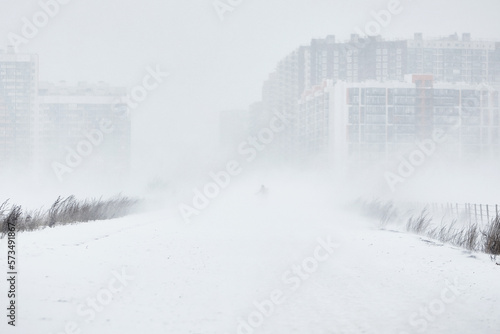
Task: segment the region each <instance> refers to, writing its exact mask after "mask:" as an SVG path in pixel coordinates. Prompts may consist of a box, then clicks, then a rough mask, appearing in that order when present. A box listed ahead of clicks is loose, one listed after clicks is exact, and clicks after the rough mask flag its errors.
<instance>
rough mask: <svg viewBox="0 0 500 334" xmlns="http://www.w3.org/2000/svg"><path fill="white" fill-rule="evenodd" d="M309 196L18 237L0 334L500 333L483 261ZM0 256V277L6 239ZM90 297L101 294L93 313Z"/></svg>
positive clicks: (496, 286)
mask: <svg viewBox="0 0 500 334" xmlns="http://www.w3.org/2000/svg"><path fill="white" fill-rule="evenodd" d="M316 189H317V188H316ZM314 191H316V190H315V189H313V188H311V189H310V192H309V193H308V192H307V191H305V192H303V193H302V194H301V195H290V193H291V192H290V189H287V188H286V187H285V188H283V189H281V191H277V190H275V189H274V190H273V188H272V187H271V192H270V194H269V195H268V196H267V197H258V196H255V195H254V193H252V192H251V191H249V189H247V188H245V187H241V189H239V190H235V191H228V192H227V193H226V194H225V195H221V196H220V198H218V199H217V200H216V201H213V202H212V203H211V204H210V207H209V208H208V209H206V210H204V211H203V212H201V214H200V215H199V216H198V217H196V218H195V219H193V221H192V223H191V224H189V225H187V224H185V223H184V222H183V220H182V219H181V217H180V215H179V213H178V210H177V207H176V206H175V205H173V206H171V207H169V208H165V209H162V210H159V211H155V212H149V213H144V214H138V215H132V216H128V217H125V218H120V219H114V220H110V221H98V222H90V223H84V224H77V225H70V226H59V227H56V228H52V229H44V230H41V231H36V232H31V233H22V234H19V235H18V239H17V243H18V262H19V280H18V286H17V290H18V299H17V304H18V309H17V312H18V315H17V316H18V318H17V326H16V327H12V326H8V325H7V320H8V319H7V318H6V314H7V311H6V306H7V298H6V295H7V290H8V287H7V282H6V280H5V279H2V280H1V283H0V291H1V296H2V298H0V300H1V301H2V303H3V305H2V307H1V308H2V310H4V311H3V313H4V314H2V317H1V318H2V319H3V320H2V321H1V324H0V333H6V334H8V333H22V334H56V333H57V334H60V333H89V334H101V333H103V334H104V333H106V334H114V333H120V334H123V333H134V334H135V333H175V334H177V333H178V334H188V333H190V334H212V333H213V334H216V333H217V334H226V333H227V334H230V333H246V334H248V333H262V334H266V333H273V334H291V333H300V334H327V333H329V334H334V333H380V334H386V333H387V334H390V333H395V334H403V333H409V334H411V333H453V334H458V333H481V334H489V333H491V334H493V333H500V266H498V265H496V264H495V262H492V261H491V259H490V258H489V256H487V255H485V254H479V253H470V252H466V251H464V250H462V249H459V248H456V247H452V246H450V245H446V244H445V245H443V244H442V243H439V242H435V241H432V240H428V239H424V238H422V237H419V236H416V235H411V234H407V233H402V232H399V231H396V230H389V229H387V230H381V229H379V228H378V227H377V226H376V223H375V222H372V221H368V220H367V219H365V218H362V217H359V216H356V215H354V214H349V213H346V211H345V210H343V209H341V208H339V206H338V205H335V204H334V203H335V202H336V199H335V198H333V197H334V196H331V197H332V198H330V197H329V196H313V195H312V194H313V193H314ZM318 238H319V239H320V240H323V241H321V242H320V241H318ZM329 238H330V239H331V240H334V243H335V244H336V247H335V248H334V250H333V251H332V252H331V254H330V253H328V252H327V250H325V249H326V248H321V247H323V246H321V245H322V244H324V243H325V242H326V240H328V239H329ZM319 248H320V250H319V251H318V249H319ZM0 250H1V251H0V263H1V264H2V265H1V268H3V269H4V271H5V272H6V265H5V264H6V254H7V241H6V239H2V240H0ZM318 252H320V253H318ZM315 253H317V254H321V257H322V260H321V261H319V260H313V258H312V257H313V256H314V255H315ZM325 258H326V260H325ZM315 261H316V262H315ZM315 263H316V264H317V266H315ZM294 265H304V266H305V267H306V268H307V269H308V270H309V273H307V272H306V271H304V272H303V273H302V274H303V276H302V278H301V276H300V275H298V274H296V273H294V272H293V271H291V270H292V268H293V266H294ZM122 273H125V274H126V275H127V276H130V277H128V278H127V279H126V280H125V282H124V283H120V281H117V280H116V279H115V277H116V275H118V274H122ZM304 273H305V274H304ZM306 274H307V275H306ZM306 276H307V277H306ZM110 284H111V285H113V284H114V286H115V287H116V288H117V290H115V291H114V292H110ZM450 286H451V288H450ZM118 289H119V290H120V291H118ZM273 293H278V294H279V293H281V294H282V296H281V298H279V300H280V303H279V304H276V303H273V304H271V305H272V306H271V307H269V303H271V302H267V304H266V302H264V304H265V305H267V307H268V308H267V309H265V310H264V311H262V312H260V311H258V308H257V306H256V305H255V304H256V303H257V304H258V303H262V302H263V301H265V300H268V301H269V300H270V299H271V295H272V294H273ZM89 298H94V299H96V300H97V303H99V298H100V300H101V301H102V302H105V303H104V304H102V303H101V304H98V306H99V311H94V312H93V315H94V317H92V319H90V318H91V316H90V314H91V313H92V311H90V310H91V308H90V307H89V306H88V305H87V302H88V299H89ZM79 308H80V312H79V311H78V310H79ZM257 312H258V313H257ZM263 313H265V314H263ZM259 314H260V316H259ZM250 324H253V325H250Z"/></svg>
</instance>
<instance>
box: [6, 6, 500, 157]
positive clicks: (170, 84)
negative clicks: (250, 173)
mask: <svg viewBox="0 0 500 334" xmlns="http://www.w3.org/2000/svg"><path fill="white" fill-rule="evenodd" d="M42 1H43V2H50V0H42ZM61 1H62V0H61ZM65 1H68V0H65ZM222 2H233V3H238V2H240V4H239V5H237V6H236V7H235V8H234V10H233V11H232V12H228V13H226V15H225V20H224V21H221V20H220V19H219V16H218V15H217V13H216V11H215V9H214V7H213V0H187V1H172V0H144V1H133V0H71V1H69V3H68V4H65V5H61V8H60V11H59V13H57V14H56V15H55V16H54V17H53V18H50V20H49V22H48V24H47V25H46V26H45V27H43V28H41V29H40V31H39V33H38V34H37V35H36V36H35V37H34V38H33V39H31V40H30V41H29V43H28V44H26V45H23V46H21V48H20V51H23V52H33V53H38V54H39V57H40V69H41V71H40V77H41V79H42V80H50V81H58V80H67V81H70V82H77V81H89V82H97V81H101V80H102V81H107V82H109V83H112V84H115V85H124V86H127V87H133V86H134V85H137V84H139V83H141V81H142V78H143V77H144V75H145V74H146V68H147V66H155V65H159V66H160V67H161V68H162V69H164V70H165V71H168V72H170V73H171V76H170V77H169V78H167V79H166V80H165V83H164V84H163V85H161V87H160V88H158V89H157V90H155V91H153V92H151V94H150V95H149V96H148V98H147V99H146V100H145V101H144V102H143V103H141V105H140V107H139V108H138V109H137V110H135V111H134V129H135V132H134V136H135V137H134V140H135V143H136V144H137V143H140V147H142V146H143V144H146V145H148V147H150V149H149V150H148V152H144V150H138V147H139V146H137V145H136V154H135V157H136V158H137V157H144V158H146V157H147V156H150V155H155V156H156V157H163V158H164V161H166V163H167V164H168V163H169V162H170V160H171V158H172V157H175V158H176V159H177V158H178V159H180V160H182V159H187V160H189V159H190V157H189V156H180V155H178V154H177V153H178V152H181V151H182V150H176V148H182V149H192V150H191V151H190V152H195V151H196V152H198V153H200V152H203V146H201V145H200V143H201V142H202V141H200V140H199V139H200V138H204V140H203V143H205V144H206V143H210V144H212V143H213V140H206V139H207V138H208V137H206V136H209V135H210V134H212V135H215V133H214V132H215V131H216V127H215V125H216V121H217V118H216V113H217V112H218V111H219V110H222V109H232V108H246V107H247V106H248V104H250V103H252V102H253V101H256V100H258V99H259V98H260V91H261V85H262V82H263V80H265V79H266V77H267V75H268V74H269V73H270V72H271V71H272V70H273V68H274V67H275V65H276V63H277V62H278V61H279V60H280V59H281V58H282V57H283V56H285V55H286V54H287V53H289V52H290V51H292V50H293V49H294V48H296V47H297V46H299V45H301V44H306V43H308V42H309V41H310V39H311V38H323V37H325V36H326V35H329V34H334V35H336V36H337V38H338V39H347V38H348V37H349V35H350V34H351V33H353V32H354V31H355V28H356V27H359V28H360V29H361V30H362V31H363V30H364V27H365V25H366V24H367V23H368V22H370V21H373V18H372V17H371V16H370V15H371V14H370V13H371V11H379V10H382V9H386V8H387V6H388V3H389V2H390V1H388V0H383V1H379V0H371V1H361V0H349V1H347V0H345V1H332V0H291V1H290V0H272V1H269V0H267V1H264V0H242V1H237V0H223V1H222ZM401 7H402V13H401V14H399V15H396V16H393V17H392V19H391V22H390V24H389V25H387V26H386V27H383V28H382V35H384V36H385V37H390V38H392V37H410V36H412V35H413V33H414V32H423V33H424V35H427V36H430V35H432V36H440V35H449V34H451V33H454V32H457V33H459V34H461V33H462V32H470V33H472V37H473V38H478V37H481V38H490V39H495V40H497V39H500V38H499V37H500V36H499V33H498V31H500V29H499V28H500V19H499V18H498V17H499V13H500V2H499V1H498V0H467V1H463V0H462V1H457V0H452V1H448V0H446V1H429V0H419V1H415V0H401ZM38 11H40V4H39V2H38V1H36V0H29V1H19V0H2V1H1V4H0V22H2V24H1V30H0V34H1V36H2V42H1V44H2V45H6V44H8V43H9V42H8V38H7V36H8V34H9V32H13V33H17V34H20V33H21V28H22V26H23V22H22V18H23V17H27V18H28V19H30V21H31V20H32V17H33V15H34V14H36V13H37V12H38ZM214 138H215V137H214V136H211V137H210V139H214ZM141 154H142V155H141ZM139 160H144V159H139Z"/></svg>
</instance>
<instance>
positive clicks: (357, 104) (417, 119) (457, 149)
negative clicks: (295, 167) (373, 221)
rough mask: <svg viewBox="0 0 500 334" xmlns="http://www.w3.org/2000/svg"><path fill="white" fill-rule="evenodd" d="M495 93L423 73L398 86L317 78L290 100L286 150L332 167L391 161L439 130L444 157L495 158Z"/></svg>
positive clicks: (499, 115)
mask: <svg viewBox="0 0 500 334" xmlns="http://www.w3.org/2000/svg"><path fill="white" fill-rule="evenodd" d="M499 97H500V90H499V89H498V88H495V87H493V86H491V85H485V84H478V85H475V84H465V83H460V84H456V83H455V84H453V83H435V82H434V81H433V77H432V76H431V75H410V76H407V77H406V81H405V82H400V81H387V82H378V81H366V82H362V83H348V82H343V81H338V82H336V83H334V82H333V81H325V82H324V83H323V85H321V86H315V87H313V88H312V89H310V90H308V91H306V92H305V93H304V95H303V96H302V98H301V100H300V101H299V103H298V112H297V113H296V116H295V118H296V122H295V123H294V126H293V130H292V132H293V136H294V139H293V140H292V146H291V147H290V148H289V150H290V151H291V152H292V153H293V156H294V158H295V159H296V160H297V161H304V160H307V159H308V157H311V156H314V155H321V154H323V155H325V156H326V157H327V158H328V159H329V160H330V162H333V163H339V164H341V165H342V164H344V163H347V162H349V163H354V164H356V165H363V164H368V165H369V164H372V163H376V162H380V161H391V160H393V159H399V158H400V156H401V155H404V154H407V153H408V152H410V151H411V150H415V147H416V145H418V143H419V142H423V141H426V140H429V139H431V138H432V136H433V133H435V131H436V130H437V131H439V132H440V133H443V134H444V135H445V137H446V142H445V143H442V144H441V145H440V146H441V148H442V149H443V151H445V153H446V154H448V155H449V157H451V158H458V159H460V158H466V159H471V158H481V157H486V158H488V157H495V156H498V154H499V153H500V108H499V106H500V99H499Z"/></svg>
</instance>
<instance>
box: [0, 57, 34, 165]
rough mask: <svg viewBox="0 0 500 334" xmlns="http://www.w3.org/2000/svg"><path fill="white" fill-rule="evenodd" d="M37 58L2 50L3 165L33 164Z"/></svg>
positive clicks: (0, 148)
mask: <svg viewBox="0 0 500 334" xmlns="http://www.w3.org/2000/svg"><path fill="white" fill-rule="evenodd" d="M37 86H38V57H37V56H36V55H28V54H15V53H14V52H13V51H12V50H7V51H0V168H1V169H5V168H15V169H16V170H22V171H26V170H29V169H31V167H32V166H33V163H34V153H35V151H34V150H35V137H36V136H35V134H36V131H37V129H36V118H37V115H36V110H37V109H36V96H37V89H38V87H37Z"/></svg>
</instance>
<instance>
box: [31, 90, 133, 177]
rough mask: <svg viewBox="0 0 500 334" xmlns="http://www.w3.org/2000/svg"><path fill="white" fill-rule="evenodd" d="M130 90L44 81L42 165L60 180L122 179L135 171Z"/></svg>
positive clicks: (40, 148)
mask: <svg viewBox="0 0 500 334" xmlns="http://www.w3.org/2000/svg"><path fill="white" fill-rule="evenodd" d="M125 96H126V89H125V88H120V87H110V86H108V85H106V84H104V83H99V84H97V85H89V84H85V83H80V84H78V85H76V86H70V85H67V84H65V83H61V84H58V85H54V84H47V83H41V84H40V89H39V97H38V102H39V124H40V125H39V128H40V131H39V146H38V150H37V151H38V159H37V160H38V163H39V166H40V169H41V170H42V171H44V172H48V171H51V172H52V173H53V174H54V175H55V176H56V177H57V178H58V179H59V180H60V181H61V180H64V179H66V178H68V177H70V176H69V175H71V174H77V175H84V174H85V173H89V174H91V175H99V176H103V177H110V178H117V177H118V178H119V177H124V176H126V175H127V173H128V171H129V168H130V150H131V120H130V115H129V110H128V107H127V105H126V104H125V102H124V101H125Z"/></svg>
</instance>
